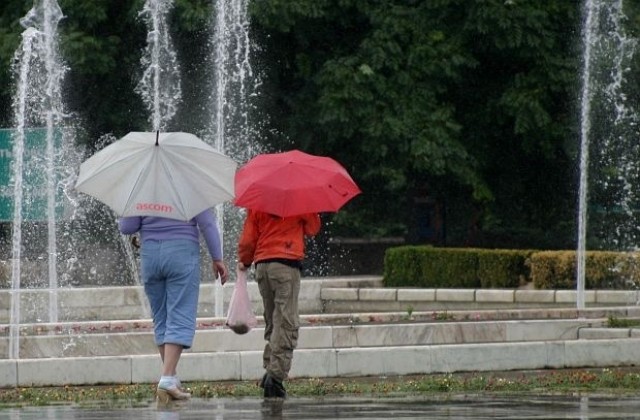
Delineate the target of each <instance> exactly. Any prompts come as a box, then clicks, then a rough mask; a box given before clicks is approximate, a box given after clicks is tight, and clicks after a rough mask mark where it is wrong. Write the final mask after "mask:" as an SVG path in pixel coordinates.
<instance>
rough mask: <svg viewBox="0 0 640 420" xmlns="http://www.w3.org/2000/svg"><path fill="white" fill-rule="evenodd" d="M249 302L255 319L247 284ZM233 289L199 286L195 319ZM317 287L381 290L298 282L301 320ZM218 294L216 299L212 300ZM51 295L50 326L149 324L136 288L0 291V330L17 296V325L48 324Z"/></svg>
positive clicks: (361, 283)
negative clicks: (54, 301)
mask: <svg viewBox="0 0 640 420" xmlns="http://www.w3.org/2000/svg"><path fill="white" fill-rule="evenodd" d="M248 286H249V287H248V288H249V297H250V299H251V301H252V304H253V307H254V309H255V310H256V312H257V313H261V312H262V299H261V298H260V293H259V291H258V286H257V284H256V282H255V281H249V282H248ZM233 287H234V284H233V283H227V284H225V285H224V286H220V285H217V286H214V285H213V284H212V283H202V284H201V285H200V299H199V305H198V316H199V317H213V316H216V315H217V311H219V313H226V308H227V307H228V305H229V301H230V299H231V294H232V293H233ZM323 287H337V288H347V289H349V288H354V287H357V288H369V287H375V288H379V287H382V277H379V276H353V277H322V278H304V279H303V281H302V283H301V287H300V298H299V308H300V313H302V314H314V313H321V312H322V301H321V299H320V291H321V289H322V288H323ZM220 292H221V293H222V297H221V299H220V298H219V296H217V294H218V293H220ZM52 293H55V294H56V299H57V308H58V311H57V313H58V315H57V320H56V322H73V321H98V320H100V321H105V320H112V321H115V320H131V319H145V318H149V309H148V305H147V302H146V297H145V295H144V291H143V289H142V287H139V286H121V287H86V288H59V289H57V290H55V291H50V290H46V289H23V290H20V291H19V292H14V291H11V290H8V289H0V324H6V323H9V320H10V319H11V307H12V306H11V299H12V298H13V297H15V296H18V295H19V296H20V312H21V313H20V322H21V323H43V322H48V321H49V318H48V317H49V300H50V297H51V295H52ZM216 301H222V303H223V305H222V306H223V307H222V308H216Z"/></svg>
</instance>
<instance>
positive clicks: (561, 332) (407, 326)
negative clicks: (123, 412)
mask: <svg viewBox="0 0 640 420" xmlns="http://www.w3.org/2000/svg"><path fill="white" fill-rule="evenodd" d="M606 322H607V320H606V318H595V319H554V320H549V319H545V320H491V321H447V322H404V323H370V324H352V325H321V326H309V325H307V326H304V327H303V328H301V329H300V337H299V340H298V348H300V349H332V348H334V349H337V348H370V347H398V346H415V345H442V344H471V343H491V342H499V343H505V342H522V341H540V340H576V339H578V338H580V335H579V333H580V331H581V330H584V329H588V328H601V329H602V327H603V326H604V325H606ZM263 335H264V328H262V327H259V328H255V329H253V330H252V331H250V332H249V333H248V334H245V335H237V334H235V333H233V332H232V331H231V330H229V329H227V328H221V327H218V328H210V329H200V330H198V331H197V332H196V338H195V340H194V345H193V347H192V349H190V350H188V351H189V352H190V353H207V352H234V351H252V350H261V349H262V348H263V346H264V339H263ZM9 344H10V343H9V337H7V336H5V337H2V338H1V339H0V354H5V355H6V354H8V349H9ZM19 349H20V350H19V358H21V359H22V358H26V359H35V358H54V357H55V358H64V357H98V356H120V355H123V356H124V355H144V354H148V355H154V354H156V352H157V349H156V346H155V345H154V343H153V333H152V331H151V330H150V329H148V330H146V331H137V332H133V331H130V332H107V333H105V332H96V333H91V334H83V333H81V332H80V333H77V334H42V335H21V336H20V338H19ZM5 357H6V356H5Z"/></svg>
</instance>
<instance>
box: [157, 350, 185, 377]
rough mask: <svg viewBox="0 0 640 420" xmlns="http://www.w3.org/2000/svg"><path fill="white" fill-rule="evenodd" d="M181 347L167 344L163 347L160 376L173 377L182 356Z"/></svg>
mask: <svg viewBox="0 0 640 420" xmlns="http://www.w3.org/2000/svg"><path fill="white" fill-rule="evenodd" d="M182 349H183V347H182V346H181V345H178V344H172V343H167V344H165V345H164V363H163V367H162V376H175V375H176V370H177V368H178V361H180V356H181V355H182Z"/></svg>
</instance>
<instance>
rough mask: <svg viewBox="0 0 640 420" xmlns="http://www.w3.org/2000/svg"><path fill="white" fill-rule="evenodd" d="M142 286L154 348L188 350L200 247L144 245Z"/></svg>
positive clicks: (193, 325) (180, 243)
mask: <svg viewBox="0 0 640 420" xmlns="http://www.w3.org/2000/svg"><path fill="white" fill-rule="evenodd" d="M140 257H141V258H140V259H141V264H140V265H141V273H140V276H141V277H142V282H143V284H144V291H145V293H146V295H147V298H148V299H149V304H150V306H151V312H152V314H153V330H154V334H155V342H156V345H158V346H160V345H162V344H167V343H171V344H178V345H182V346H183V347H184V348H187V349H188V348H190V347H191V345H192V344H193V337H194V335H195V332H196V315H197V311H198V294H199V292H200V245H199V244H198V243H196V242H195V241H190V240H187V239H176V240H166V241H153V240H147V241H144V243H143V244H142V247H141V250H140Z"/></svg>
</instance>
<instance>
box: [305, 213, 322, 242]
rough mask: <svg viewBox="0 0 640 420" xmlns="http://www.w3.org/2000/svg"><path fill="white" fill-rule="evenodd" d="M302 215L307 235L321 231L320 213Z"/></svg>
mask: <svg viewBox="0 0 640 420" xmlns="http://www.w3.org/2000/svg"><path fill="white" fill-rule="evenodd" d="M301 217H302V226H303V229H304V234H305V235H307V236H314V235H317V234H318V232H320V215H319V214H318V213H310V214H305V215H302V216H301Z"/></svg>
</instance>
